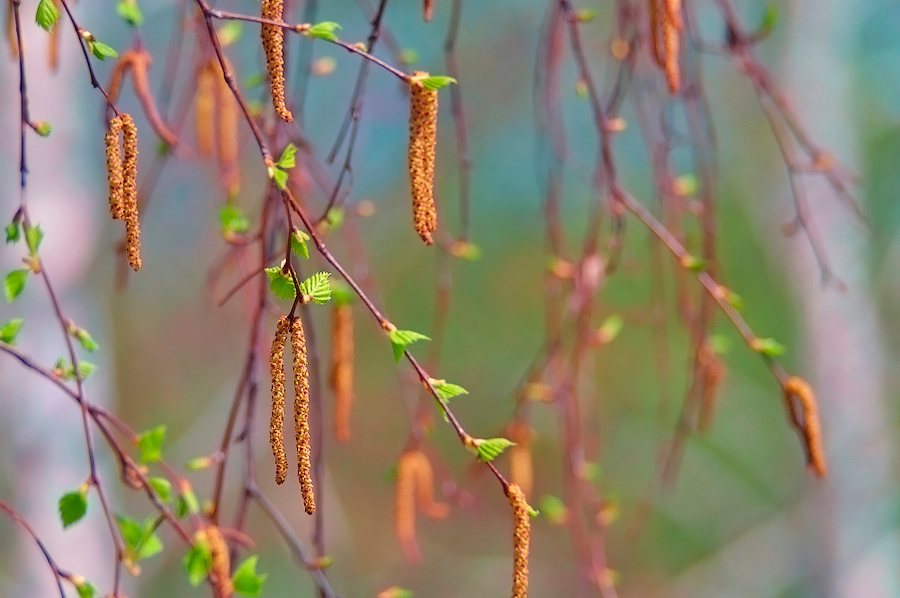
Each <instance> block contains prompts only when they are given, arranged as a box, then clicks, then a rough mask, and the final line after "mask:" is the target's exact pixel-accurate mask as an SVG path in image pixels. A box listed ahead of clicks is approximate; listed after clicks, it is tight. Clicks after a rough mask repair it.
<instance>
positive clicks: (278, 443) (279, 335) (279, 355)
mask: <svg viewBox="0 0 900 598" xmlns="http://www.w3.org/2000/svg"><path fill="white" fill-rule="evenodd" d="M289 326H290V321H289V320H288V318H287V316H281V319H280V320H278V327H277V328H276V329H275V338H274V339H273V340H272V352H271V354H270V355H269V371H270V373H271V377H272V417H271V419H270V420H269V443H270V444H271V445H272V456H273V457H274V458H275V483H276V484H278V485H281V484H284V480H285V479H286V478H287V467H288V466H287V455H286V454H285V450H284V347H285V345H286V344H287V335H288V327H289Z"/></svg>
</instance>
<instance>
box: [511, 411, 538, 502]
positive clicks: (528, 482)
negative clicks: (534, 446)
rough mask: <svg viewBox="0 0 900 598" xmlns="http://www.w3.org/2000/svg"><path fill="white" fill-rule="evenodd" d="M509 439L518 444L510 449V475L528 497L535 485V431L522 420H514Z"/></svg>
mask: <svg viewBox="0 0 900 598" xmlns="http://www.w3.org/2000/svg"><path fill="white" fill-rule="evenodd" d="M508 434H509V439H510V440H512V441H513V442H515V443H516V445H515V446H514V447H512V448H510V449H509V477H510V478H511V479H512V481H513V483H514V484H516V485H517V486H518V487H519V488H520V489H521V490H522V494H524V495H525V496H526V497H528V496H531V489H532V487H533V485H534V464H533V458H532V454H531V440H532V436H534V433H533V432H532V431H531V429H530V428H529V427H528V426H527V425H525V424H524V423H523V422H521V421H515V422H513V423H512V424H511V425H510V426H509V429H508Z"/></svg>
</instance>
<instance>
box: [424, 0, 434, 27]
mask: <svg viewBox="0 0 900 598" xmlns="http://www.w3.org/2000/svg"><path fill="white" fill-rule="evenodd" d="M422 12H423V16H424V17H425V22H426V23H427V22H428V21H430V20H431V17H433V16H434V0H423V2H422Z"/></svg>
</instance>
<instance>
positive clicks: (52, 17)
mask: <svg viewBox="0 0 900 598" xmlns="http://www.w3.org/2000/svg"><path fill="white" fill-rule="evenodd" d="M34 20H35V22H36V23H37V24H38V25H40V27H41V29H43V30H44V31H50V30H51V29H53V26H54V25H55V24H56V22H57V21H58V20H59V9H58V8H56V5H55V4H54V3H53V0H41V1H40V2H38V7H37V13H36V14H35V15H34Z"/></svg>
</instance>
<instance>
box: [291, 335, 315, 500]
mask: <svg viewBox="0 0 900 598" xmlns="http://www.w3.org/2000/svg"><path fill="white" fill-rule="evenodd" d="M291 350H292V351H293V352H294V362H293V366H294V430H295V432H296V436H297V477H298V478H299V480H300V494H301V495H302V496H303V508H304V509H305V510H306V512H307V514H309V515H312V514H313V513H315V512H316V495H315V492H314V490H313V481H312V464H311V459H310V452H311V450H310V449H311V446H312V445H311V442H310V437H309V368H308V366H307V361H306V338H305V337H304V336H303V323H302V322H301V321H300V318H294V321H293V322H291Z"/></svg>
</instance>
